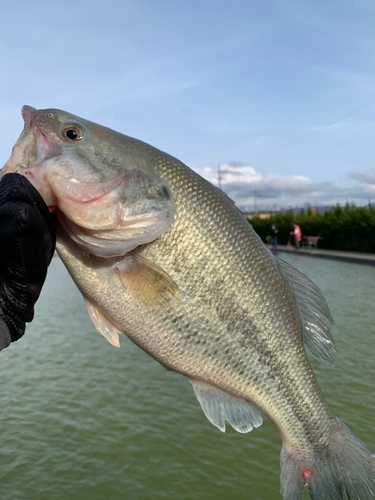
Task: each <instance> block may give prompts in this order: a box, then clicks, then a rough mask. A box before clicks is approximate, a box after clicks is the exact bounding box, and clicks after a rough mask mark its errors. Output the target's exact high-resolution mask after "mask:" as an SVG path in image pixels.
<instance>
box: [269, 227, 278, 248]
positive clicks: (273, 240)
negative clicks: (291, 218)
mask: <svg viewBox="0 0 375 500" xmlns="http://www.w3.org/2000/svg"><path fill="white" fill-rule="evenodd" d="M278 234H279V231H278V230H277V229H276V226H275V224H272V226H271V231H270V236H271V245H272V248H273V249H274V250H276V248H277V235H278Z"/></svg>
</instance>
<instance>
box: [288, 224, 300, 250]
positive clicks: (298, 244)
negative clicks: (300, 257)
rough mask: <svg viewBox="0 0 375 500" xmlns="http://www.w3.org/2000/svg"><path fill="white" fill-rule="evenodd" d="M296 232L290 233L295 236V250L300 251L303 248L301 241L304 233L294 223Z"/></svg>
mask: <svg viewBox="0 0 375 500" xmlns="http://www.w3.org/2000/svg"><path fill="white" fill-rule="evenodd" d="M293 227H294V230H293V231H290V234H292V235H293V236H294V245H295V249H296V250H299V249H300V248H301V239H302V233H301V228H300V227H299V225H298V224H297V222H294V223H293Z"/></svg>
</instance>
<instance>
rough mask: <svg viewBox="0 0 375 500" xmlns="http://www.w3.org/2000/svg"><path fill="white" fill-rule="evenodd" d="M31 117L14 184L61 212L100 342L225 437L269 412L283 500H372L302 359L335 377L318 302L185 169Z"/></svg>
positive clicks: (115, 137) (349, 441)
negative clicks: (22, 181) (186, 389)
mask: <svg viewBox="0 0 375 500" xmlns="http://www.w3.org/2000/svg"><path fill="white" fill-rule="evenodd" d="M23 117H24V121H25V129H24V132H23V134H21V137H20V138H19V140H18V141H17V143H16V145H15V147H14V149H13V154H12V157H11V158H10V160H9V161H8V162H7V164H6V166H5V168H4V169H3V175H4V173H7V172H8V171H19V172H20V173H23V174H24V175H26V176H28V177H29V178H30V180H31V181H32V182H33V183H34V185H35V187H36V188H37V189H38V190H39V192H40V193H41V195H42V196H43V197H44V198H45V201H46V203H47V204H48V205H49V206H50V209H51V210H52V209H53V207H52V205H56V206H57V211H56V212H57V217H58V221H59V224H58V243H57V249H58V252H59V255H60V257H61V259H62V260H63V262H64V264H65V266H66V267H67V269H68V271H69V272H70V274H71V276H72V278H73V280H74V281H75V283H76V285H77V286H78V288H79V289H80V291H81V293H82V295H83V296H84V298H85V302H86V305H87V308H88V311H89V313H90V315H91V318H92V319H93V322H94V325H95V327H96V328H97V330H98V331H99V332H100V333H101V334H102V335H104V336H105V337H106V338H107V339H108V341H109V342H110V343H112V344H113V345H115V346H119V340H118V333H122V334H125V335H127V336H128V337H129V338H130V339H131V340H132V341H133V342H134V343H136V344H137V345H138V346H139V347H141V348H142V349H143V350H145V351H146V352H147V353H148V354H150V356H152V357H153V358H154V359H156V360H157V361H159V362H160V363H161V364H162V365H163V366H165V367H166V368H167V369H169V370H173V371H175V372H177V373H180V374H182V375H184V376H186V377H187V378H188V379H189V380H190V382H191V383H192V386H193V390H194V393H195V395H196V397H197V399H198V401H199V403H200V405H201V407H202V410H203V411H204V413H205V415H206V416H207V418H208V419H209V420H210V421H211V422H212V423H213V424H214V425H215V426H216V427H218V428H219V429H220V430H222V431H225V425H226V424H225V423H226V422H228V423H229V424H230V425H232V427H233V428H234V429H236V430H237V431H239V432H242V433H244V432H249V431H251V430H252V429H253V428H254V427H258V426H259V425H261V423H262V417H261V412H262V413H263V414H264V415H265V416H266V417H267V418H268V419H269V420H270V421H271V422H272V423H273V424H274V426H275V427H276V429H277V430H278V432H279V434H280V436H281V438H282V441H283V447H282V451H281V461H280V463H281V495H282V497H283V499H284V500H299V499H301V498H302V491H303V488H304V487H305V486H308V488H309V490H310V493H311V497H312V498H314V499H315V500H317V499H324V500H345V499H346V498H348V499H351V500H353V499H357V500H370V499H371V498H373V495H374V492H375V456H374V455H373V453H372V452H371V451H370V450H369V449H368V448H367V447H366V446H365V445H364V444H363V443H362V442H361V441H359V440H358V439H357V438H356V437H355V436H354V435H353V434H352V433H351V432H350V431H349V429H348V428H347V427H345V426H344V424H342V423H341V422H340V421H339V420H338V419H337V418H336V417H335V416H334V415H333V414H332V412H331V411H330V409H329V407H328V405H327V403H326V401H325V400H324V397H323V395H322V393H321V391H320V389H319V386H318V384H317V381H316V379H315V376H314V374H313V371H312V368H311V365H310V362H309V359H308V357H307V355H306V352H305V348H306V349H308V350H309V351H310V352H311V353H312V354H313V355H315V356H316V357H317V358H318V359H320V360H322V361H324V362H326V363H327V364H330V365H333V358H332V354H331V350H332V349H334V344H333V341H332V337H331V334H330V332H329V328H328V326H327V324H326V321H325V320H328V321H331V320H332V318H331V316H330V312H329V308H328V305H327V303H326V301H325V299H324V298H323V296H322V295H321V293H320V291H319V290H318V288H317V287H316V286H315V285H314V284H313V283H312V282H311V281H310V280H309V279H308V278H307V277H306V276H304V275H302V274H301V273H299V272H298V271H297V270H295V269H293V268H292V267H291V266H289V265H288V264H286V263H283V262H282V261H280V260H278V259H276V258H275V257H274V256H273V255H272V254H271V253H270V252H269V251H268V249H267V248H266V247H265V246H264V245H263V243H262V242H261V240H260V239H259V237H258V236H257V235H256V233H255V232H254V231H253V229H252V227H251V226H250V224H248V222H247V221H246V220H245V219H244V217H243V215H242V214H241V213H240V212H239V210H238V209H237V208H236V207H235V205H234V204H233V202H231V200H229V199H228V198H227V196H226V195H225V194H224V193H222V192H221V191H220V190H218V189H217V188H216V187H214V186H212V185H211V184H210V183H209V182H207V181H206V180H204V179H202V178H201V177H200V176H199V175H197V174H196V173H195V172H193V171H192V170H191V169H190V168H188V167H187V166H186V165H184V164H183V163H181V162H180V161H179V160H177V159H175V158H173V157H171V156H169V155H167V154H165V153H163V152H161V151H159V150H157V149H155V148H153V147H152V146H149V145H147V144H145V143H143V142H141V141H139V140H136V139H132V138H130V137H127V136H125V135H122V134H120V133H118V132H115V131H113V130H110V129H108V128H106V127H101V126H100V125H97V124H94V123H92V122H89V121H87V120H84V119H82V118H79V117H76V116H74V115H70V114H69V113H66V112H64V111H60V110H54V109H51V110H39V111H38V110H35V109H34V108H31V107H29V106H26V107H24V108H23ZM68 129H69V130H71V129H72V130H73V131H74V134H67V133H66V131H67V130H68ZM72 137H74V138H77V137H78V140H72V139H71V138H72ZM43 155H44V159H43ZM36 160H37V161H36ZM82 200H85V203H82Z"/></svg>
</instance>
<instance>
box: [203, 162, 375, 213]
mask: <svg viewBox="0 0 375 500" xmlns="http://www.w3.org/2000/svg"><path fill="white" fill-rule="evenodd" d="M220 170H221V175H222V182H221V188H222V190H223V191H224V192H225V193H227V195H228V196H229V197H230V198H231V199H233V200H234V201H235V202H236V204H237V205H238V207H239V208H241V209H242V210H244V211H252V210H254V207H255V199H254V195H256V203H257V209H258V210H268V209H274V208H275V206H276V207H277V209H282V208H294V207H298V206H303V205H304V204H305V203H309V204H310V205H311V206H327V205H334V204H336V203H340V204H341V205H343V204H345V203H346V202H350V203H351V202H354V203H356V204H358V205H363V204H367V203H368V201H369V200H371V199H372V201H374V197H375V169H373V170H371V171H368V172H366V173H363V174H358V173H356V174H351V175H350V177H351V178H353V179H355V180H356V181H359V182H356V183H355V184H354V185H353V186H352V187H351V188H346V187H345V188H344V187H341V186H338V185H335V184H334V183H332V182H314V181H312V180H311V179H309V178H308V177H305V176H301V175H292V176H283V175H279V174H273V173H271V174H268V175H266V176H264V175H262V174H261V173H260V172H257V171H256V170H255V169H254V168H253V167H251V166H250V165H242V164H240V163H238V162H231V163H229V164H225V165H221V166H220ZM200 173H201V175H202V176H203V177H205V178H206V179H207V180H209V181H210V182H212V183H213V184H215V185H216V186H217V185H218V171H217V170H214V169H212V168H210V167H206V168H204V169H203V170H202V171H201V172H200ZM255 190H256V191H255Z"/></svg>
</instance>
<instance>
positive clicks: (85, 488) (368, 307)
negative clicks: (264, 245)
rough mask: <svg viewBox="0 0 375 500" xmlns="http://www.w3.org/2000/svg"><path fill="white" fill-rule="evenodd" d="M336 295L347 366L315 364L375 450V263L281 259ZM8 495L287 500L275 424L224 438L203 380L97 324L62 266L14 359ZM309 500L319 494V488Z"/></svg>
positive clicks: (8, 412)
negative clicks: (208, 406)
mask: <svg viewBox="0 0 375 500" xmlns="http://www.w3.org/2000/svg"><path fill="white" fill-rule="evenodd" d="M279 257H281V258H283V259H284V260H286V261H288V262H289V263H291V264H292V265H294V266H295V267H296V268H298V269H299V270H301V271H302V272H304V273H305V274H307V275H308V276H309V277H310V278H311V279H312V280H313V281H314V282H315V283H316V284H317V285H318V286H319V287H320V289H321V290H322V292H323V293H324V295H325V297H326V299H327V301H328V303H329V305H330V308H331V311H332V315H333V317H334V319H335V321H336V324H337V327H335V328H333V334H334V337H335V342H336V346H337V349H338V354H337V356H336V367H335V368H329V367H326V366H324V365H321V364H319V363H318V362H315V361H313V366H314V370H315V372H316V376H317V378H318V381H319V384H320V386H321V388H322V390H323V393H324V394H325V397H326V399H327V400H328V402H329V404H330V406H331V408H332V410H333V412H334V413H335V414H336V415H337V416H338V417H339V418H340V419H341V420H342V421H343V422H344V423H346V425H348V426H349V427H350V428H351V430H352V431H353V432H354V433H355V434H356V435H357V436H358V437H359V438H360V439H362V440H363V441H364V442H365V443H366V444H367V445H368V446H369V447H370V448H372V449H373V450H375V429H374V414H375V402H374V392H375V391H374V385H373V384H374V380H375V342H374V337H375V293H374V283H375V267H367V266H361V265H357V264H348V263H342V262H336V261H332V260H322V259H313V258H309V257H305V256H300V255H291V254H283V253H280V254H279ZM0 373H1V393H0V398H1V410H0V485H1V486H0V491H1V493H0V497H1V499H2V500H87V499H88V498H90V499H93V500H102V499H103V500H104V499H106V500H107V499H108V500H120V499H131V500H133V499H134V500H146V499H163V500H177V499H178V500H191V499H195V500H203V499H204V500H228V499H235V500H245V499H246V500H249V499H250V500H270V499H279V498H280V495H279V474H280V467H279V455H280V448H281V442H280V438H279V437H278V435H277V432H276V431H275V429H274V428H273V427H272V425H270V424H269V423H268V422H265V423H264V424H263V426H262V427H260V428H258V429H255V430H254V431H252V432H251V433H249V434H246V435H241V434H238V433H236V432H234V431H233V430H232V429H231V428H230V429H228V430H227V433H226V434H222V433H221V432H220V431H219V430H217V429H216V428H215V427H213V426H212V425H211V424H210V423H209V422H208V420H207V419H206V417H205V416H204V415H203V412H202V410H201V408H200V406H199V404H198V402H197V401H196V398H195V396H194V394H193V391H192V388H191V385H190V383H189V382H188V381H187V380H186V379H185V378H184V377H182V376H179V375H177V374H174V373H171V372H168V371H166V370H165V369H164V368H163V367H162V366H161V365H159V364H158V363H157V362H156V361H154V360H153V359H152V358H150V357H149V356H148V355H146V354H145V353H144V352H142V351H141V350H140V349H139V348H137V347H136V346H135V345H133V344H132V343H131V342H130V341H129V340H128V339H126V338H125V337H123V336H121V349H116V348H114V347H112V346H110V345H109V344H108V343H107V341H106V340H105V339H104V338H103V337H101V336H100V335H99V334H98V333H97V332H96V331H95V329H94V327H93V325H92V324H91V321H90V319H89V317H88V314H87V312H86V309H85V306H84V303H83V300H82V298H81V296H80V294H79V292H78V290H77V289H76V288H75V286H74V284H73V282H72V281H71V279H70V277H69V276H68V274H67V272H66V271H65V268H64V266H63V264H62V263H61V261H60V260H59V259H57V258H56V259H53V262H52V264H51V266H50V269H49V274H48V279H47V282H46V285H45V287H44V289H43V292H42V295H41V297H40V300H39V301H38V303H37V307H36V315H35V320H34V321H33V323H31V324H30V325H29V326H28V327H27V332H26V335H25V336H24V337H23V338H22V339H21V340H20V341H19V342H17V343H15V344H13V345H11V346H10V347H9V348H7V349H5V350H4V351H2V352H1V354H0ZM304 498H309V495H308V493H307V492H305V493H304Z"/></svg>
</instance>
